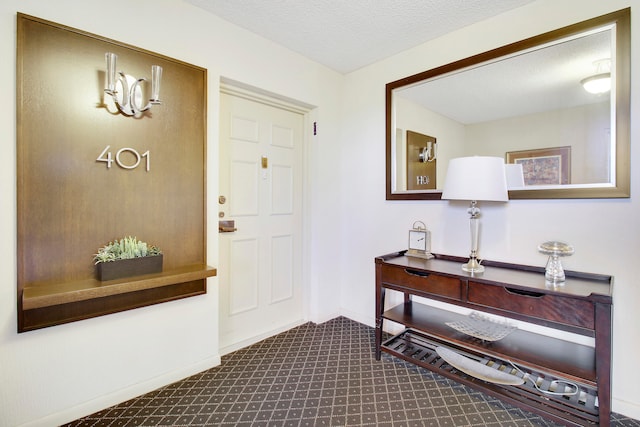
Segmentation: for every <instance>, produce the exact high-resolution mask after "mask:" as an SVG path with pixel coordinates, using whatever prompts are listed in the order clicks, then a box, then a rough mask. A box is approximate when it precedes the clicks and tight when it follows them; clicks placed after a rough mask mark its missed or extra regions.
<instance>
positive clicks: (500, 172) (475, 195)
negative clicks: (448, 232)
mask: <svg viewBox="0 0 640 427" xmlns="http://www.w3.org/2000/svg"><path fill="white" fill-rule="evenodd" d="M442 199H444V200H469V201H470V202H471V207H470V208H469V210H468V211H467V212H469V215H470V218H469V219H470V227H471V254H470V255H469V262H467V263H466V264H463V265H462V269H463V270H464V271H467V272H470V273H482V272H483V271H484V267H483V266H482V265H480V263H479V262H478V225H479V224H478V218H479V217H480V209H479V208H478V207H477V206H476V205H477V202H479V201H492V202H506V201H508V200H509V196H508V193H507V179H506V174H505V166H504V160H503V159H501V158H500V157H484V156H473V157H458V158H456V159H451V160H450V161H449V167H448V169H447V176H446V179H445V181H444V189H443V191H442Z"/></svg>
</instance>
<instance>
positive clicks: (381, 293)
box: [376, 287, 385, 360]
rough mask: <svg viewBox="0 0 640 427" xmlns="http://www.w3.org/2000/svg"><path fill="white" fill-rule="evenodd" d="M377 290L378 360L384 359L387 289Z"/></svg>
mask: <svg viewBox="0 0 640 427" xmlns="http://www.w3.org/2000/svg"><path fill="white" fill-rule="evenodd" d="M377 288H378V289H376V360H380V358H381V357H382V348H381V347H382V323H383V318H382V313H383V312H384V297H385V289H384V288H380V287H377Z"/></svg>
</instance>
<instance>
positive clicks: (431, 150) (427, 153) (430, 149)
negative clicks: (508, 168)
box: [418, 141, 436, 163]
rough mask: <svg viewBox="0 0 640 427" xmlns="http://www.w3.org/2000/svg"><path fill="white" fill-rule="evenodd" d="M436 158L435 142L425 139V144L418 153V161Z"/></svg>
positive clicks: (428, 160) (430, 160)
mask: <svg viewBox="0 0 640 427" xmlns="http://www.w3.org/2000/svg"><path fill="white" fill-rule="evenodd" d="M435 159H436V144H435V143H434V142H433V141H427V146H426V147H422V148H421V149H420V152H419V153H418V161H419V162H421V163H427V162H433V161H434V160H435Z"/></svg>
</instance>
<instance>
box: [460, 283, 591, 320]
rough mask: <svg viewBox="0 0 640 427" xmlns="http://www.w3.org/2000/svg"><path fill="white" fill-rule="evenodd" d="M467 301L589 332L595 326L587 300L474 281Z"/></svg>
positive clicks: (589, 303)
mask: <svg viewBox="0 0 640 427" xmlns="http://www.w3.org/2000/svg"><path fill="white" fill-rule="evenodd" d="M468 300H469V302H471V303H474V304H480V305H483V306H486V307H493V308H498V309H500V310H506V311H510V312H513V313H520V314H524V315H526V316H531V317H536V318H538V319H545V320H550V321H553V322H559V323H564V324H567V325H573V326H579V327H583V328H589V329H593V328H594V327H595V320H594V318H595V311H594V307H593V304H592V303H591V302H590V301H583V300H578V299H575V298H567V297H562V296H558V295H550V294H545V293H537V292H529V291H521V290H519V289H513V288H509V287H506V286H493V285H485V284H482V283H477V282H469V294H468Z"/></svg>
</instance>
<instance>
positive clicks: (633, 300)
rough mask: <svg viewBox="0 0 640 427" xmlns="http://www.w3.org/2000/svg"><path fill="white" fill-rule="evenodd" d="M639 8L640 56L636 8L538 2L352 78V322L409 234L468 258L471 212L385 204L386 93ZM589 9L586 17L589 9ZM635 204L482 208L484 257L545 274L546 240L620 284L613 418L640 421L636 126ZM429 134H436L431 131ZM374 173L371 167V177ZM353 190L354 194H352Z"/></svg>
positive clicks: (637, 99) (638, 72)
mask: <svg viewBox="0 0 640 427" xmlns="http://www.w3.org/2000/svg"><path fill="white" fill-rule="evenodd" d="M632 4H633V5H635V6H636V7H635V9H634V10H633V11H632V46H635V47H634V48H633V50H634V53H637V52H638V49H637V46H640V9H638V3H637V1H635V0H610V1H607V2H603V1H600V0H584V1H580V2H577V1H572V0H538V1H536V2H533V3H530V4H528V5H527V6H524V7H522V8H519V9H516V10H513V11H510V12H508V13H506V14H504V15H502V16H498V17H495V18H492V19H490V20H487V21H484V22H482V23H478V24H475V25H472V26H469V27H466V28H464V29H462V30H459V31H456V32H454V33H450V34H447V35H445V36H443V37H441V38H439V39H437V40H434V41H432V42H429V43H426V44H423V45H421V46H418V47H416V48H414V49H410V50H408V51H405V52H403V53H401V54H399V55H396V56H394V57H392V58H388V59H386V60H384V61H381V62H379V63H376V64H374V65H371V66H369V67H366V68H363V69H361V70H358V71H356V72H354V73H351V74H349V75H348V76H347V78H346V86H345V94H344V100H345V101H344V102H345V107H344V111H345V115H344V123H343V129H344V137H343V141H344V143H343V145H342V150H341V153H340V157H341V158H342V159H343V167H344V171H343V175H344V179H345V185H344V186H343V190H342V191H341V198H342V207H343V209H344V218H345V219H344V220H343V221H342V227H343V228H342V230H343V236H344V237H343V239H342V245H343V248H344V253H345V254H348V255H349V256H348V257H345V258H344V260H343V264H344V266H343V270H344V272H345V275H344V277H343V278H342V280H343V282H342V290H343V291H342V295H341V297H342V306H343V313H345V314H346V315H348V316H350V317H352V318H354V319H358V320H360V321H362V322H365V323H367V324H369V325H373V324H374V283H375V275H374V263H373V259H374V257H375V256H378V255H382V254H385V253H390V252H394V251H397V250H401V249H404V248H406V244H407V240H406V239H407V230H408V229H409V228H410V227H411V225H412V224H413V222H414V221H416V220H422V221H424V222H425V223H426V224H427V227H429V228H430V229H431V230H432V236H433V237H432V238H433V242H432V249H433V250H434V252H438V253H445V254H452V255H459V256H468V253H469V237H468V215H467V213H466V209H467V205H466V204H464V203H457V202H447V201H424V202H410V201H385V173H384V168H385V158H384V152H385V149H384V145H385V138H384V135H385V128H384V123H385V121H384V105H385V99H384V96H385V91H384V85H385V84H386V83H387V82H391V81H395V80H397V79H399V78H402V77H404V76H407V75H412V74H415V73H417V72H419V71H423V70H427V69H430V68H433V67H436V66H439V65H443V64H446V63H449V62H452V61H455V60H458V59H461V58H464V57H467V56H469V55H472V54H475V53H480V52H483V51H486V50H489V49H491V48H495V47H498V46H502V45H505V44H507V43H511V42H514V41H517V40H521V39H524V38H527V37H530V36H533V35H536V34H539V33H543V32H546V31H549V30H552V29H554V28H558V27H561V26H565V25H569V24H572V23H574V22H579V21H582V20H585V19H588V18H591V17H594V16H598V15H602V14H605V13H608V12H612V11H614V10H618V9H622V8H625V7H628V6H631V5H632ZM578 6H579V7H578ZM632 73H633V80H634V81H635V82H636V83H637V82H638V81H640V56H639V55H637V54H636V55H634V56H633V58H632ZM631 105H632V107H631V108H632V110H631V117H632V118H637V117H639V115H640V110H639V109H640V107H639V106H640V87H639V86H638V85H637V84H634V85H632V94H631ZM631 126H632V129H631V137H632V148H631V150H632V155H633V157H632V159H631V169H632V173H631V179H632V182H631V188H632V197H631V198H630V199H618V200H615V199H614V200H605V199H602V200H514V201H511V202H509V203H508V204H507V205H500V206H490V205H487V206H485V207H484V208H483V217H482V237H481V240H482V242H481V245H480V250H481V252H482V256H483V257H485V258H487V259H494V260H500V261H507V262H516V263H523V264H531V265H539V266H543V265H544V263H545V262H546V259H545V257H544V256H543V255H541V254H539V253H538V252H537V250H536V247H537V245H538V244H539V243H541V242H544V241H546V240H552V239H558V240H563V241H567V242H570V243H571V244H573V245H574V246H575V249H576V252H575V254H574V255H573V256H572V257H569V258H566V259H565V260H564V264H565V266H566V268H568V269H572V270H578V271H587V272H593V273H604V274H612V275H614V276H615V291H614V332H613V344H614V345H613V399H614V400H613V409H614V411H616V412H620V413H623V414H627V415H631V416H633V417H635V418H640V391H639V390H638V387H637V384H638V381H639V380H640V378H639V376H640V370H638V369H637V354H638V352H639V351H640V334H639V333H638V332H637V330H638V329H637V325H638V324H640V311H639V310H637V309H636V304H637V301H640V286H638V283H637V271H636V266H637V264H636V263H637V255H638V253H640V220H639V218H640V200H639V199H638V197H637V194H638V188H639V187H640V179H639V178H638V176H639V175H640V174H638V173H637V171H638V170H640V160H638V156H637V155H636V154H637V153H636V150H637V149H638V144H639V141H638V135H640V124H639V122H638V121H637V120H633V119H632V124H631ZM427 133H428V132H427ZM365 168H366V169H365ZM347 184H348V185H347Z"/></svg>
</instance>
